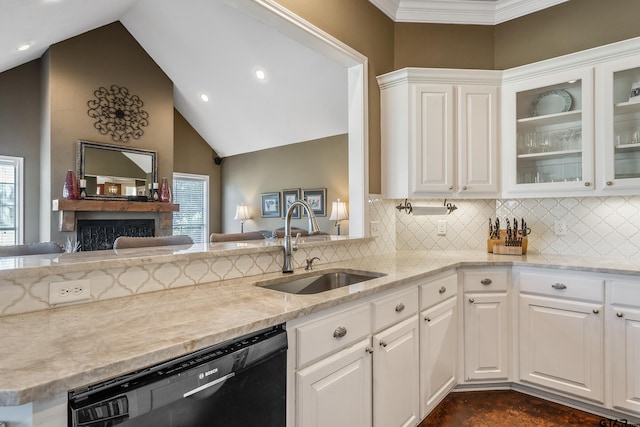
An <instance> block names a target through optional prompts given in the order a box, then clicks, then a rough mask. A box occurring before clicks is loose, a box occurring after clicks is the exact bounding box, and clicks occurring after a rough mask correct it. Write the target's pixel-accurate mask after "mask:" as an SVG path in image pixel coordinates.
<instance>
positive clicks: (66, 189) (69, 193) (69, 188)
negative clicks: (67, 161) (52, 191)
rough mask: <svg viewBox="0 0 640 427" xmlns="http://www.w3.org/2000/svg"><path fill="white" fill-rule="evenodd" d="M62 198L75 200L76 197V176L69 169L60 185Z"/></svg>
mask: <svg viewBox="0 0 640 427" xmlns="http://www.w3.org/2000/svg"><path fill="white" fill-rule="evenodd" d="M62 198H64V199H67V200H76V199H77V198H78V183H77V182H76V176H75V174H74V173H73V171H72V170H71V169H69V170H68V171H67V177H66V178H65V180H64V186H63V187H62Z"/></svg>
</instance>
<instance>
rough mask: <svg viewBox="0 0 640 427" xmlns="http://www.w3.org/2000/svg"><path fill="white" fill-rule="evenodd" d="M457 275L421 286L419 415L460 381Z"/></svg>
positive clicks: (433, 405) (427, 410) (446, 276)
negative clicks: (458, 378) (458, 377)
mask: <svg viewBox="0 0 640 427" xmlns="http://www.w3.org/2000/svg"><path fill="white" fill-rule="evenodd" d="M457 287H458V275H457V273H455V272H454V273H452V274H448V275H445V276H444V277H442V278H438V279H435V280H431V281H430V282H429V283H426V284H424V285H421V286H420V308H421V309H423V310H422V311H421V312H420V417H421V418H425V417H426V416H427V415H428V414H429V413H430V412H431V411H432V410H433V409H434V408H435V407H436V406H437V405H438V403H440V402H441V401H442V399H444V398H445V397H446V396H447V394H449V392H450V391H451V390H452V389H453V387H455V385H456V384H457V381H456V378H457V368H458V364H457V357H456V355H457V354H458V314H457V313H458V311H457V306H458V302H457V299H456V295H457Z"/></svg>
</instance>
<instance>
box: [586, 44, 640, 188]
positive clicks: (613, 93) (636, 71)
mask: <svg viewBox="0 0 640 427" xmlns="http://www.w3.org/2000/svg"><path fill="white" fill-rule="evenodd" d="M634 84H636V86H638V88H639V89H640V60H639V59H638V56H637V55H634V56H631V57H628V58H624V59H619V60H616V61H610V62H607V63H604V64H601V65H599V66H597V67H596V90H597V93H596V96H597V97H598V99H600V100H601V101H600V102H598V103H596V117H598V118H599V120H598V121H597V122H596V148H597V151H598V154H599V157H598V160H599V163H598V170H599V177H600V180H599V188H601V189H602V190H603V192H604V193H606V194H620V193H622V194H629V190H636V191H637V190H638V189H639V188H640V93H638V96H635V97H631V90H632V87H633V85H634Z"/></svg>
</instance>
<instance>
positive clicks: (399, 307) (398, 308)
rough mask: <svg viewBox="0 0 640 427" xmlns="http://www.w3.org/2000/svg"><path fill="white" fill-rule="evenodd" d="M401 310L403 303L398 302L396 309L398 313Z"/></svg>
mask: <svg viewBox="0 0 640 427" xmlns="http://www.w3.org/2000/svg"><path fill="white" fill-rule="evenodd" d="M402 310H404V304H403V303H400V304H398V305H396V311H397V312H398V313H400V312H401V311H402Z"/></svg>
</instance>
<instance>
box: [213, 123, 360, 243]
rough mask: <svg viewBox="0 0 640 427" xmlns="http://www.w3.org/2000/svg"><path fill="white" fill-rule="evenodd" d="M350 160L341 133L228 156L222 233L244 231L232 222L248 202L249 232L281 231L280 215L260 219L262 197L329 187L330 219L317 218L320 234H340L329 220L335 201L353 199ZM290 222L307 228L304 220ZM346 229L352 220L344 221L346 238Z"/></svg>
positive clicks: (247, 226) (223, 171)
mask: <svg viewBox="0 0 640 427" xmlns="http://www.w3.org/2000/svg"><path fill="white" fill-rule="evenodd" d="M347 156H348V141H347V135H337V136H333V137H328V138H323V139H319V140H314V141H309V142H303V143H300V144H294V145H288V146H284V147H279V148H272V149H269V150H263V151H257V152H254V153H248V154H241V155H238V156H231V157H227V158H225V159H224V162H223V163H222V182H224V187H223V190H222V191H223V194H222V199H223V200H224V206H223V209H224V211H223V213H222V231H223V232H225V233H238V232H240V223H239V221H237V220H234V219H233V218H234V216H235V213H236V205H238V204H245V205H247V206H249V208H250V210H251V215H252V219H250V220H248V221H246V222H245V225H244V230H245V231H254V230H267V231H272V230H274V229H276V228H279V227H283V226H284V220H283V219H282V213H281V215H280V218H261V216H260V204H261V197H260V196H261V194H262V193H272V192H281V191H282V190H286V189H293V188H300V189H314V188H326V189H327V216H325V217H318V225H319V226H320V229H321V230H322V231H325V232H327V233H330V234H336V228H335V227H334V225H335V221H329V215H330V214H331V202H332V201H335V200H336V199H338V198H339V199H341V200H344V201H348V200H349V184H348V182H349V165H348V157H347ZM292 224H293V225H294V226H296V227H300V228H304V229H306V228H307V220H306V219H305V218H304V217H303V218H302V219H296V220H294V221H293V223H292ZM348 230H349V228H348V221H343V223H342V229H341V232H342V234H347V233H348Z"/></svg>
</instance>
